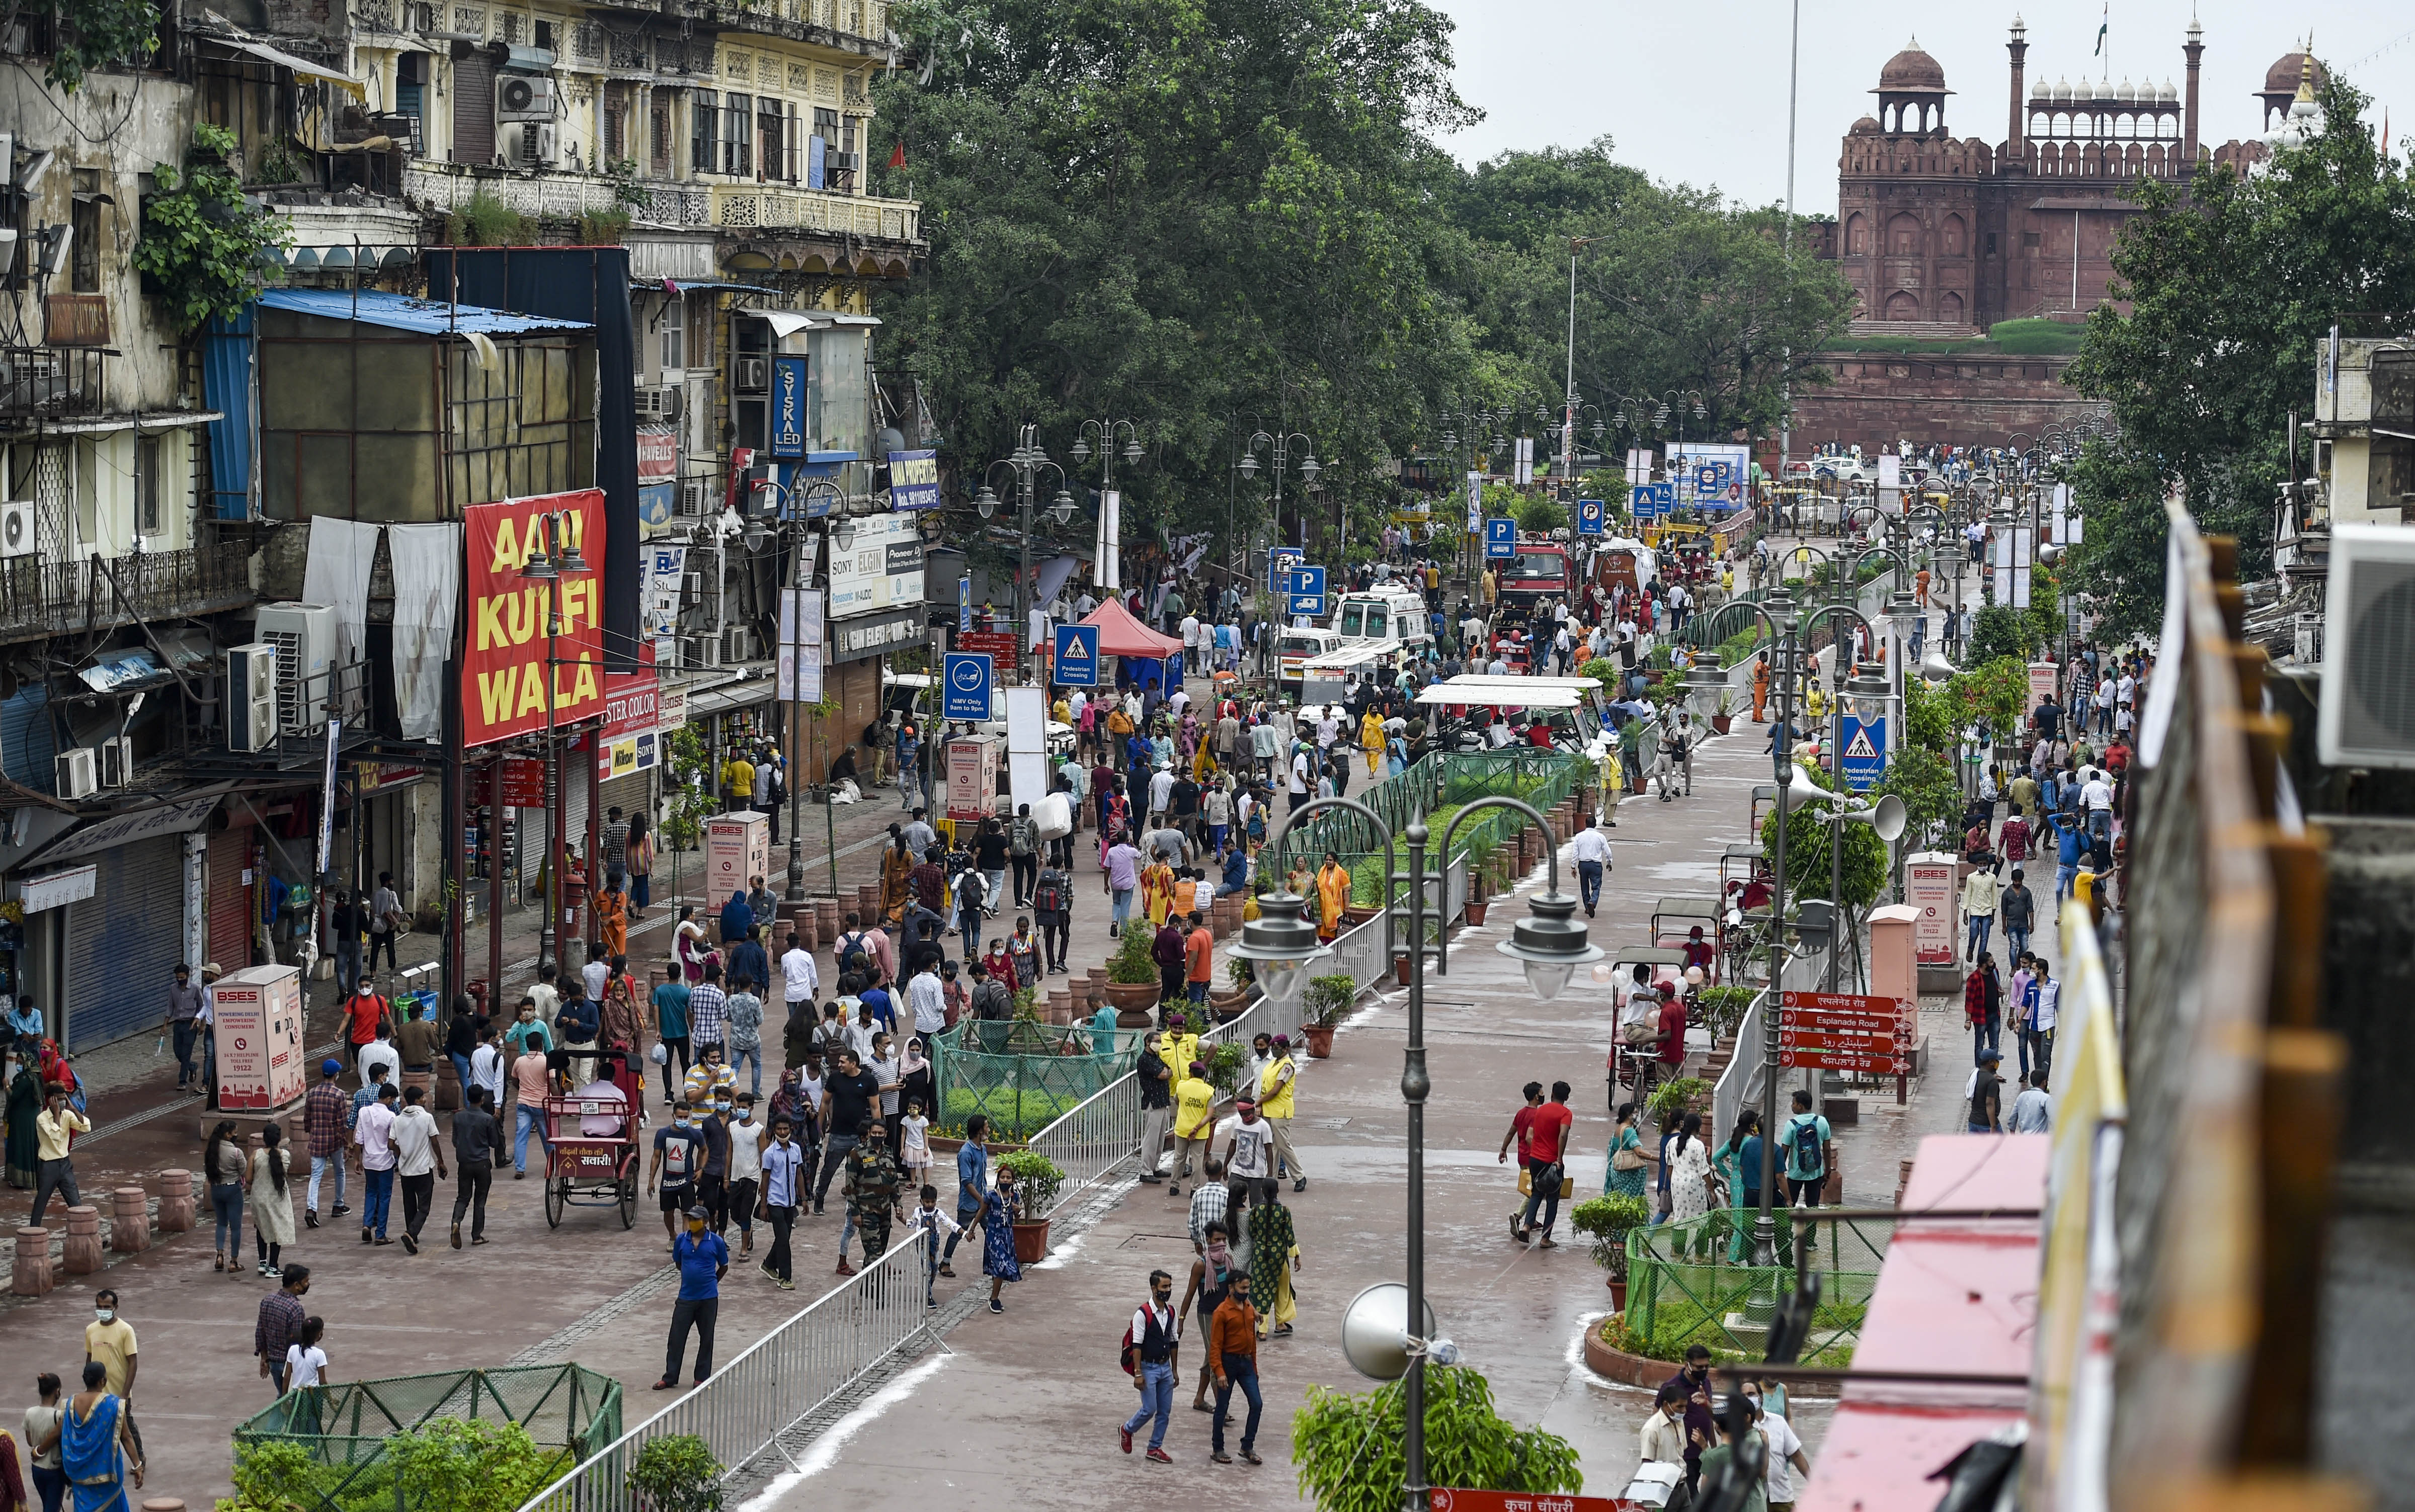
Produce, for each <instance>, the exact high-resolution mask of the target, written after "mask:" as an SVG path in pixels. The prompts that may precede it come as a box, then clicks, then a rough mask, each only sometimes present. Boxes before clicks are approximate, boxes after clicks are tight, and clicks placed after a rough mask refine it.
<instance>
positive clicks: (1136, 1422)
mask: <svg viewBox="0 0 2415 1512" xmlns="http://www.w3.org/2000/svg"><path fill="white" fill-rule="evenodd" d="M1173 1300H1174V1278H1173V1277H1172V1276H1170V1275H1168V1274H1167V1273H1166V1272H1164V1271H1162V1270H1152V1271H1150V1272H1149V1273H1148V1299H1147V1301H1145V1302H1143V1303H1142V1304H1141V1305H1140V1307H1139V1308H1138V1309H1137V1310H1134V1311H1133V1313H1132V1326H1131V1327H1130V1328H1129V1329H1127V1330H1126V1331H1125V1334H1124V1369H1125V1370H1127V1371H1129V1372H1131V1374H1132V1386H1133V1388H1134V1389H1135V1390H1137V1391H1138V1392H1139V1393H1140V1408H1139V1410H1138V1411H1136V1412H1134V1413H1133V1414H1132V1415H1131V1416H1130V1417H1128V1418H1126V1419H1124V1425H1123V1428H1122V1429H1121V1430H1120V1431H1121V1433H1122V1435H1123V1446H1124V1453H1126V1454H1130V1453H1132V1435H1133V1434H1134V1433H1136V1432H1138V1431H1139V1430H1140V1427H1141V1425H1142V1424H1144V1423H1149V1424H1151V1427H1150V1428H1149V1433H1148V1458H1149V1459H1151V1460H1156V1461H1157V1462H1158V1463H1160V1464H1171V1463H1172V1462H1173V1457H1172V1456H1171V1455H1168V1454H1167V1453H1166V1452H1165V1428H1166V1424H1167V1422H1168V1421H1169V1420H1170V1419H1171V1418H1172V1417H1173V1415H1174V1383H1175V1381H1176V1380H1177V1378H1178V1377H1179V1376H1180V1374H1181V1369H1182V1358H1181V1349H1182V1336H1181V1332H1180V1327H1179V1325H1178V1322H1177V1319H1178V1317H1179V1314H1177V1312H1176V1311H1175V1310H1174V1308H1173V1307H1172V1306H1171V1304H1172V1302H1173Z"/></svg>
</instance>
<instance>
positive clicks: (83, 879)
mask: <svg viewBox="0 0 2415 1512" xmlns="http://www.w3.org/2000/svg"><path fill="white" fill-rule="evenodd" d="M99 876H100V868H99V867H98V866H90V865H86V866H70V867H68V868H67V870H66V871H64V872H48V873H45V874H43V875H42V876H29V877H27V878H25V892H24V896H23V898H22V899H20V900H19V901H21V902H22V903H23V904H24V906H25V911H26V912H27V913H29V914H37V913H40V912H42V911H43V910H44V909H47V908H56V907H58V906H61V905H63V904H69V903H82V901H83V900H84V899H86V898H89V897H91V896H92V894H93V890H94V888H95V886H96V885H97V884H98V879H99Z"/></svg>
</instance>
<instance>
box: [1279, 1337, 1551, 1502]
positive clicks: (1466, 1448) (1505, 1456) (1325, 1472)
mask: <svg viewBox="0 0 2415 1512" xmlns="http://www.w3.org/2000/svg"><path fill="white" fill-rule="evenodd" d="M1425 1383H1426V1413H1425V1418H1426V1424H1425V1427H1426V1432H1425V1448H1426V1480H1427V1482H1428V1483H1429V1484H1431V1485H1434V1486H1460V1487H1465V1488H1468V1489H1469V1490H1492V1491H1528V1492H1534V1493H1537V1494H1540V1493H1544V1492H1550V1491H1568V1492H1574V1491H1581V1490H1584V1475H1583V1472H1582V1471H1581V1470H1579V1469H1578V1467H1577V1452H1576V1449H1575V1448H1574V1447H1573V1446H1572V1445H1569V1443H1568V1440H1566V1439H1563V1438H1561V1437H1559V1436H1558V1435H1557V1434H1553V1433H1547V1432H1545V1431H1544V1430H1541V1429H1539V1428H1528V1429H1520V1428H1516V1427H1513V1426H1512V1425H1511V1424H1510V1423H1509V1422H1508V1420H1506V1419H1504V1418H1503V1417H1502V1416H1501V1415H1500V1414H1499V1413H1498V1412H1496V1411H1495V1410H1494V1408H1493V1387H1492V1385H1490V1384H1489V1383H1488V1382H1487V1381H1486V1380H1485V1379H1484V1377H1483V1375H1482V1374H1481V1373H1479V1372H1478V1371H1477V1370H1473V1369H1471V1368H1469V1367H1467V1366H1463V1365H1462V1366H1454V1367H1451V1368H1449V1369H1447V1370H1446V1369H1441V1368H1434V1367H1430V1368H1428V1369H1427V1370H1426V1371H1425ZM1404 1396H1405V1392H1404V1390H1403V1386H1402V1384H1401V1383H1400V1382H1398V1381H1391V1382H1387V1383H1386V1384H1384V1385H1380V1386H1377V1387H1376V1388H1375V1389H1374V1390H1373V1391H1367V1392H1344V1391H1333V1390H1330V1389H1328V1388H1327V1387H1325V1386H1318V1385H1312V1386H1310V1387H1309V1388H1308V1403H1307V1405H1306V1406H1304V1407H1302V1408H1301V1409H1300V1410H1299V1412H1298V1414H1297V1415H1296V1416H1294V1417H1293V1419H1292V1425H1291V1442H1292V1459H1293V1460H1294V1461H1295V1462H1296V1463H1297V1465H1298V1467H1299V1489H1300V1493H1301V1494H1302V1495H1304V1496H1309V1497H1312V1498H1314V1499H1315V1502H1316V1505H1317V1507H1318V1509H1319V1512H1397V1508H1398V1507H1399V1506H1400V1505H1401V1488H1402V1487H1403V1485H1404V1484H1406V1482H1407V1479H1408V1460H1407V1459H1406V1457H1405V1455H1404V1454H1403V1449H1402V1446H1401V1438H1402V1430H1403V1424H1404V1423H1405V1422H1406V1421H1407V1408H1406V1406H1405V1403H1404V1400H1403V1399H1404Z"/></svg>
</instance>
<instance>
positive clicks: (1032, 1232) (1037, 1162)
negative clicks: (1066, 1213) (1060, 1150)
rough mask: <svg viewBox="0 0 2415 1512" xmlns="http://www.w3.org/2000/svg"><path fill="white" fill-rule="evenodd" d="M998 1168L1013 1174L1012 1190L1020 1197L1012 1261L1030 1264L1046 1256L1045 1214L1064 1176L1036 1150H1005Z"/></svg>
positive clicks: (1046, 1221) (1054, 1204) (1053, 1203)
mask: <svg viewBox="0 0 2415 1512" xmlns="http://www.w3.org/2000/svg"><path fill="white" fill-rule="evenodd" d="M997 1168H998V1169H999V1170H1001V1171H1012V1172H1013V1173H1014V1186H1015V1190H1017V1191H1019V1192H1021V1193H1022V1194H1023V1216H1022V1217H1021V1218H1019V1219H1017V1220H1015V1222H1014V1258H1015V1261H1016V1263H1017V1264H1019V1265H1032V1264H1035V1263H1036V1262H1038V1261H1039V1260H1041V1259H1042V1257H1044V1256H1045V1255H1046V1254H1047V1253H1048V1215H1049V1212H1050V1210H1051V1209H1053V1208H1054V1207H1055V1206H1056V1205H1057V1188H1059V1187H1061V1186H1063V1185H1064V1184H1065V1173H1064V1172H1062V1171H1060V1170H1058V1169H1057V1162H1056V1161H1054V1160H1050V1159H1049V1158H1048V1157H1046V1156H1045V1155H1042V1154H1041V1153H1040V1152H1039V1151H1038V1150H1035V1149H1030V1148H1024V1149H1019V1150H1009V1151H1007V1152H1006V1153H1005V1154H1004V1155H1001V1156H999V1157H998V1158H997Z"/></svg>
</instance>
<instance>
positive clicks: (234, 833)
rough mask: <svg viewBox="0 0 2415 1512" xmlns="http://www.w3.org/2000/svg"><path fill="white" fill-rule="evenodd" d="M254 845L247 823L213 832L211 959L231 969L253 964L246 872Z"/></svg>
mask: <svg viewBox="0 0 2415 1512" xmlns="http://www.w3.org/2000/svg"><path fill="white" fill-rule="evenodd" d="M252 845H253V838H252V827H251V826H250V825H248V824H247V825H243V826H240V827H238V828H236V829H233V830H222V831H218V833H217V834H214V835H212V836H210V855H209V910H210V959H211V960H213V961H216V962H217V963H218V965H219V966H224V967H225V968H226V969H227V970H229V971H241V970H242V969H243V968H244V967H246V966H249V965H251V890H250V889H249V888H248V887H246V886H244V883H243V874H244V869H245V868H246V867H248V866H249V865H250V864H251V847H252Z"/></svg>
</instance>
